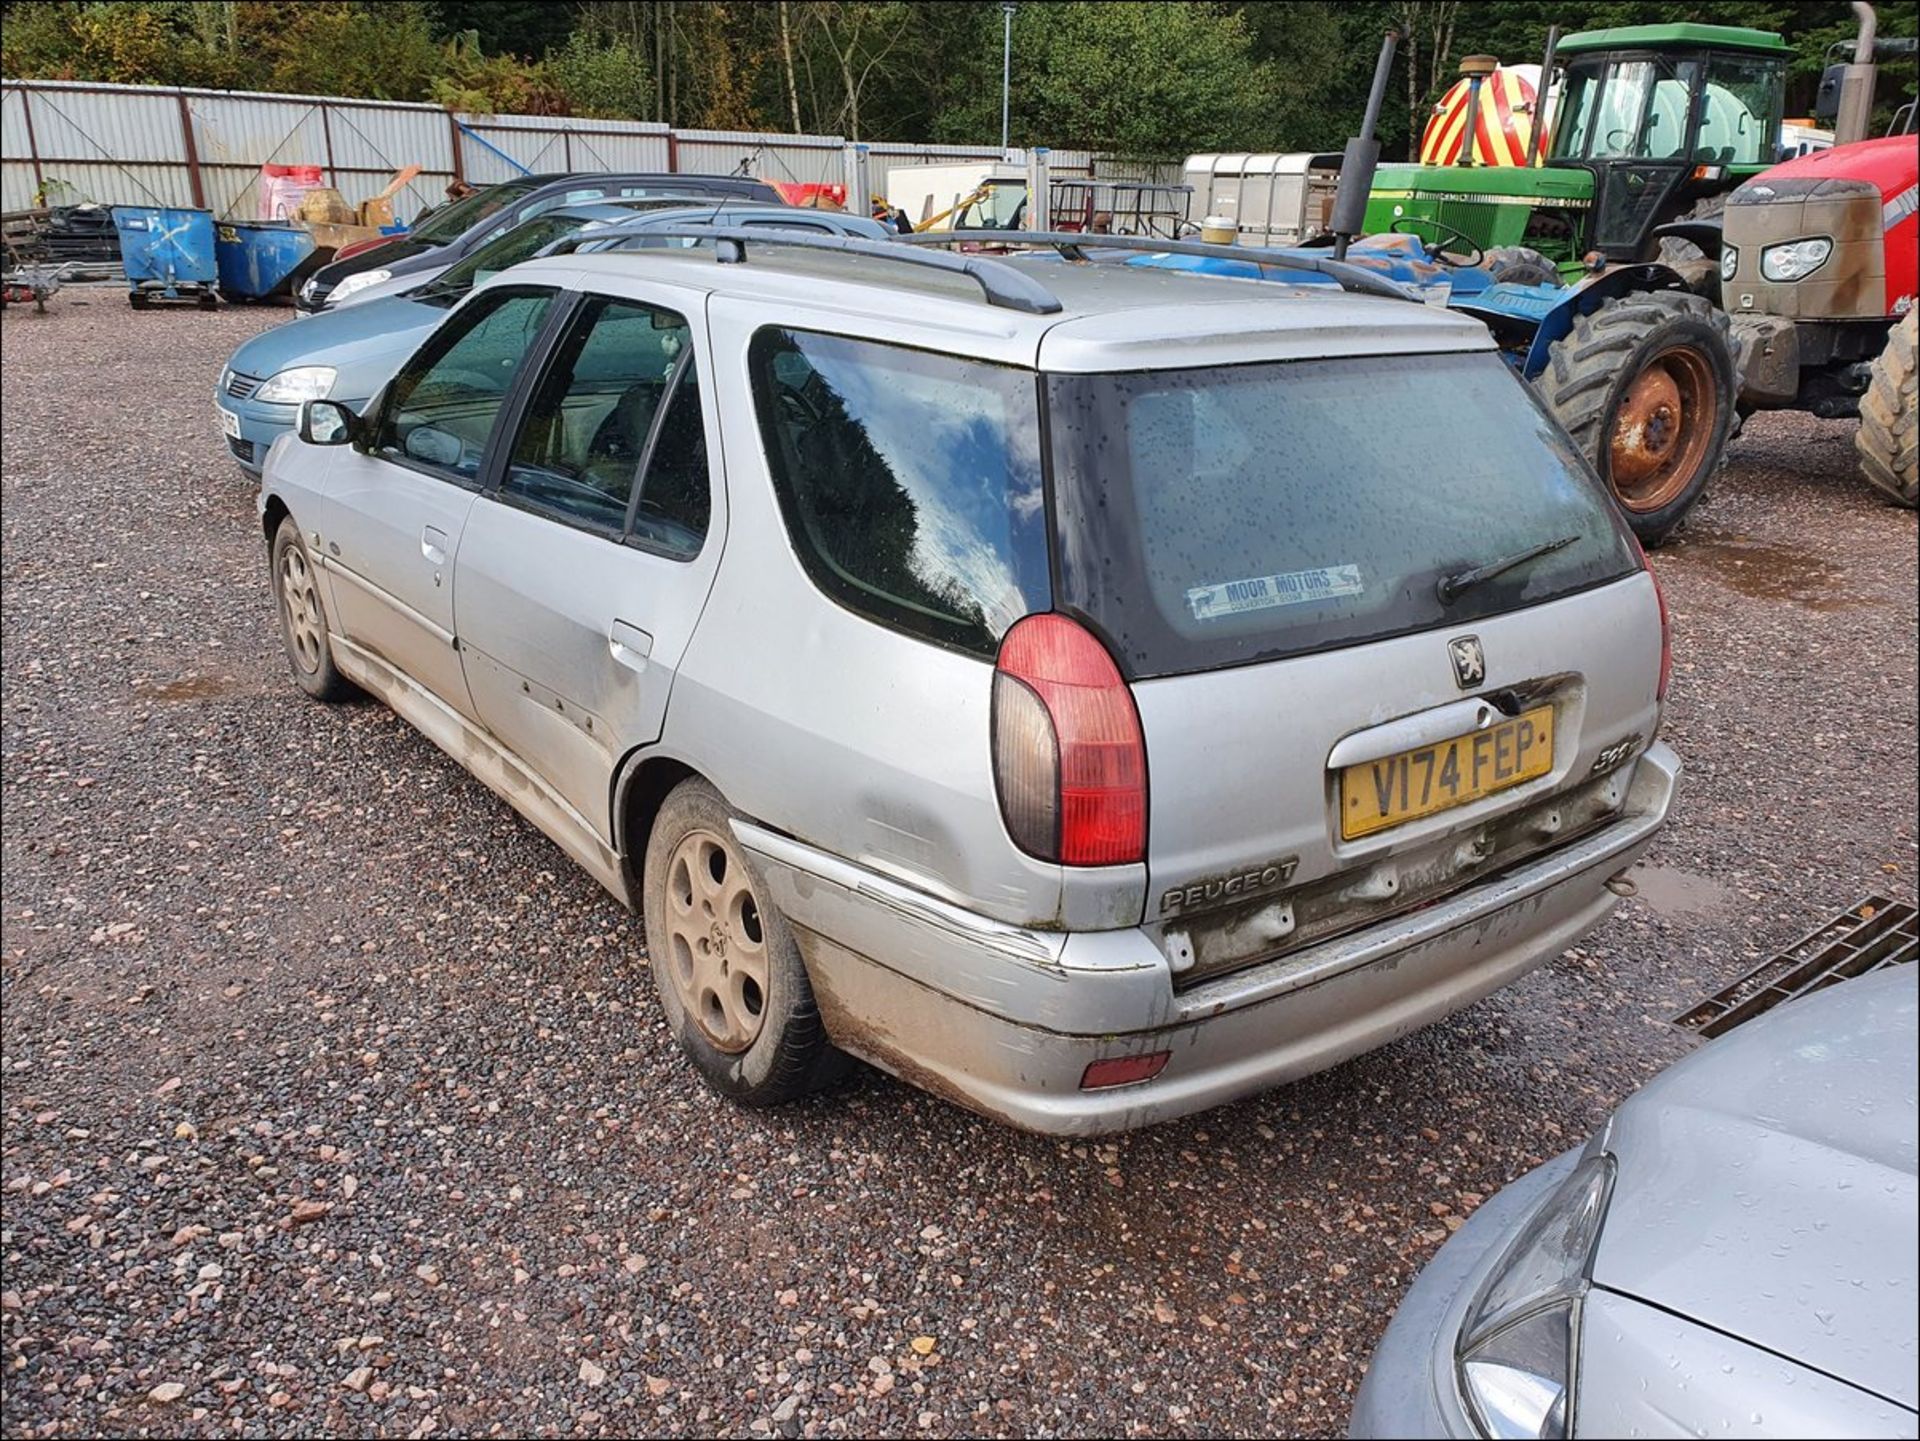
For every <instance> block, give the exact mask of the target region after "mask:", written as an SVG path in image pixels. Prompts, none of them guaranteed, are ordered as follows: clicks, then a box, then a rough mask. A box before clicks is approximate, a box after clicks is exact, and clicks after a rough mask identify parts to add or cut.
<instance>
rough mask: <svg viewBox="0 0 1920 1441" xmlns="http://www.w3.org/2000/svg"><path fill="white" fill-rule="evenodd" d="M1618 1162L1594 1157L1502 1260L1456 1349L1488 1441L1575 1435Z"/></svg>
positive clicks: (1465, 1388) (1472, 1408)
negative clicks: (1579, 1373) (1583, 1322)
mask: <svg viewBox="0 0 1920 1441" xmlns="http://www.w3.org/2000/svg"><path fill="white" fill-rule="evenodd" d="M1613 1170H1614V1167H1613V1158H1612V1157H1611V1156H1609V1155H1607V1154H1606V1152H1604V1151H1595V1152H1594V1153H1593V1154H1591V1155H1589V1156H1587V1157H1585V1158H1584V1159H1583V1160H1582V1161H1581V1162H1580V1164H1579V1165H1577V1166H1576V1167H1574V1169H1573V1171H1572V1173H1571V1174H1570V1175H1569V1176H1568V1177H1567V1179H1566V1180H1565V1181H1563V1182H1562V1183H1561V1184H1560V1186H1559V1188H1558V1189H1557V1190H1555V1191H1554V1193H1553V1194H1552V1195H1551V1196H1549V1197H1548V1198H1547V1200H1546V1203H1545V1204H1544V1205H1542V1206H1541V1207H1540V1209H1539V1210H1538V1211H1536V1212H1534V1214H1533V1216H1532V1218H1531V1219H1530V1220H1529V1221H1528V1222H1527V1224H1526V1225H1525V1226H1523V1227H1522V1228H1521V1229H1520V1233H1519V1235H1517V1236H1515V1237H1514V1239H1513V1241H1512V1242H1511V1243H1510V1244H1509V1245H1508V1247H1507V1249H1506V1251H1505V1252H1503V1253H1502V1255H1501V1257H1500V1260H1499V1262H1498V1264H1496V1265H1495V1266H1494V1268H1493V1270H1492V1272H1491V1273H1489V1275H1488V1277H1487V1280H1486V1282H1485V1284H1483V1285H1482V1286H1481V1288H1480V1292H1479V1294H1478V1295H1477V1296H1475V1297H1474V1299H1473V1304H1472V1306H1470V1307H1468V1309H1467V1318H1466V1323H1465V1324H1464V1325H1463V1326H1461V1328H1460V1337H1459V1341H1458V1344H1457V1346H1456V1348H1455V1365H1456V1366H1457V1367H1458V1371H1459V1375H1458V1381H1459V1386H1460V1394H1461V1396H1462V1397H1463V1398H1464V1399H1465V1401H1466V1403H1467V1410H1468V1414H1469V1415H1471V1416H1472V1418H1473V1421H1474V1425H1475V1426H1476V1427H1477V1428H1478V1429H1479V1431H1480V1434H1481V1435H1483V1436H1488V1437H1493V1438H1496V1441H1505V1438H1513V1437H1525V1438H1529V1441H1545V1438H1564V1437H1566V1436H1567V1435H1568V1434H1570V1432H1571V1429H1572V1425H1573V1398H1574V1383H1575V1379H1576V1377H1575V1371H1576V1369H1577V1363H1578V1359H1579V1355H1580V1309H1581V1304H1582V1302H1583V1301H1584V1299H1585V1297H1586V1293H1587V1284H1588V1283H1587V1275H1588V1272H1589V1271H1590V1270H1591V1269H1592V1260H1593V1248H1594V1244H1595V1243H1596V1242H1597V1241H1598V1240H1599V1239H1600V1223H1601V1221H1602V1220H1603V1219H1604V1218H1605V1216H1606V1213H1607V1200H1608V1197H1609V1196H1610V1195H1611V1194H1612V1192H1613Z"/></svg>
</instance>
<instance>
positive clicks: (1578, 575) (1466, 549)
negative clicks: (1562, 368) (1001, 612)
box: [1048, 353, 1639, 677]
mask: <svg viewBox="0 0 1920 1441" xmlns="http://www.w3.org/2000/svg"><path fill="white" fill-rule="evenodd" d="M1048 385H1049V390H1048V396H1049V422H1050V425H1051V430H1052V435H1053V438H1054V448H1055V455H1054V465H1055V469H1054V497H1055V508H1056V510H1057V512H1058V524H1059V527H1060V596H1059V601H1060V606H1061V608H1062V609H1071V610H1078V611H1080V612H1082V613H1084V614H1085V615H1087V616H1089V617H1091V618H1092V619H1093V620H1094V622H1095V623H1096V624H1097V625H1098V626H1099V627H1100V629H1101V630H1103V631H1104V632H1105V635H1106V637H1107V639H1108V642H1109V644H1110V645H1111V646H1112V647H1113V649H1114V654H1115V655H1116V656H1117V657H1118V658H1119V659H1120V662H1121V665H1122V667H1123V668H1124V669H1125V670H1126V671H1127V672H1128V673H1129V674H1130V675H1132V676H1134V677H1145V676H1154V675H1169V674H1179V673H1183V672H1187V671H1196V670H1205V669H1209V668H1211V667H1215V666H1223V665H1234V664H1239V663H1242V662H1247V661H1257V660H1267V659H1272V658H1276V657H1280V656H1287V655H1298V654H1302V653H1304V652H1307V651H1314V650H1325V649H1329V648H1331V647H1334V646H1341V645H1352V644H1357V643H1359V642H1363V641H1368V640H1377V639H1381V638H1384V637H1386V636H1391V635H1400V634H1404V633H1407V632H1410V631H1417V630H1427V629H1432V628H1436V627H1440V626H1454V625H1460V624H1464V623H1467V622H1471V621H1473V620H1475V619H1476V618H1479V617H1483V616H1487V615H1493V614H1498V613H1500V612H1503V611H1508V610H1514V609H1517V608H1519V607H1521V606H1526V605H1534V604H1537V603H1539V602H1541V601H1545V600H1551V599H1553V598H1555V597H1557V596H1561V595H1565V594H1568V593H1569V592H1572V591H1575V590H1579V589H1582V588H1584V587H1587V586H1592V585H1597V584H1601V583H1603V582H1606V581H1610V580H1614V579H1617V578H1619V577H1621V576H1624V575H1627V574H1629V573H1630V572H1632V571H1633V570H1634V569H1635V568H1636V567H1637V565H1638V563H1639V562H1638V560H1637V558H1636V556H1635V554H1634V551H1633V549H1632V545H1631V542H1630V540H1629V538H1628V536H1627V534H1626V531H1625V530H1624V528H1623V526H1622V525H1621V523H1620V520H1619V518H1618V516H1617V515H1616V514H1615V512H1614V509H1613V505H1612V502H1611V500H1610V499H1609V498H1608V497H1607V495H1606V494H1605V492H1604V491H1603V490H1602V488H1601V486H1600V483H1599V481H1598V480H1596V479H1595V478H1594V475H1593V472H1592V471H1591V470H1590V469H1589V468H1588V467H1587V465H1586V464H1585V462H1584V461H1582V460H1581V459H1580V457H1579V455H1578V454H1577V453H1576V452H1575V451H1574V449H1573V447H1572V445H1571V443H1570V442H1569V441H1568V440H1567V438H1566V435H1565V433H1564V432H1562V431H1561V430H1560V429H1559V427H1558V426H1556V425H1555V424H1554V423H1553V422H1552V421H1551V420H1550V419H1549V418H1548V417H1547V415H1546V414H1545V412H1544V411H1542V410H1541V409H1540V407H1539V406H1538V405H1537V404H1536V403H1535V402H1534V400H1533V398H1532V394H1531V392H1530V391H1528V390H1527V389H1526V387H1525V386H1524V385H1523V384H1521V383H1520V382H1519V381H1518V380H1516V379H1515V378H1514V377H1513V375H1512V374H1511V373H1510V372H1509V371H1508V370H1507V368H1506V366H1505V365H1504V364H1503V363H1502V362H1501V361H1500V359H1499V358H1498V357H1497V356H1495V355H1493V354H1491V353H1481V354H1472V355H1419V356H1387V357H1363V358H1354V359H1340V360H1314V361H1294V362H1288V363H1285V364H1265V365H1246V366H1235V367H1222V368H1218V369H1212V370H1170V371H1145V372H1139V373H1133V374H1124V375H1059V376H1052V377H1049V380H1048ZM1562 541H1564V542H1565V544H1564V545H1559V546H1557V548H1555V549H1553V550H1551V551H1550V552H1549V553H1546V554H1542V555H1540V556H1538V557H1536V558H1534V559H1532V560H1529V561H1527V562H1525V563H1524V564H1517V565H1515V566H1514V567H1513V568H1512V569H1510V570H1507V571H1505V572H1503V573H1501V574H1499V575H1497V576H1494V577H1492V578H1489V579H1487V580H1485V581H1484V582H1482V583H1480V584H1477V585H1474V586H1472V587H1470V588H1469V589H1467V590H1465V591H1464V592H1462V593H1460V594H1458V595H1456V596H1454V597H1453V599H1452V600H1451V601H1450V602H1446V603H1443V602H1442V601H1441V599H1440V596H1439V583H1440V581H1441V580H1442V579H1443V578H1444V577H1447V576H1456V575H1458V574H1459V573H1460V572H1462V571H1465V570H1468V569H1470V568H1473V567H1476V566H1482V565H1485V564H1487V563H1489V562H1491V561H1495V560H1499V559H1502V558H1506V557H1511V556H1515V555H1517V554H1519V553H1520V552H1522V551H1525V550H1529V549H1532V548H1533V547H1536V546H1542V545H1545V544H1547V543H1549V542H1562Z"/></svg>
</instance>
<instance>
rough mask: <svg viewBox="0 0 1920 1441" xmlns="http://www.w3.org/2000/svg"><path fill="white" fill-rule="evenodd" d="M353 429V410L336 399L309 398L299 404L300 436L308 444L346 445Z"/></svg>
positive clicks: (351, 436)
mask: <svg viewBox="0 0 1920 1441" xmlns="http://www.w3.org/2000/svg"><path fill="white" fill-rule="evenodd" d="M353 431H354V414H353V412H352V411H351V410H348V409H347V408H346V406H344V405H342V404H341V403H340V402H339V401H337V400H309V401H305V402H303V403H302V404H301V406H300V438H301V439H302V440H304V441H305V442H306V443H307V444H308V445H346V444H347V443H348V442H350V441H351V440H352V439H353Z"/></svg>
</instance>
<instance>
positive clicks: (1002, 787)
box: [993, 613, 1147, 866]
mask: <svg viewBox="0 0 1920 1441" xmlns="http://www.w3.org/2000/svg"><path fill="white" fill-rule="evenodd" d="M995 671H996V674H995V675H994V678H993V778H994V784H995V786H996V788H997V789H998V791H999V794H1000V811H1001V814H1002V815H1003V816H1004V817H1005V818H1006V822H1007V832H1008V834H1010V835H1011V836H1012V837H1013V839H1014V841H1015V843H1016V844H1017V845H1019V847H1020V848H1021V849H1022V850H1024V851H1026V852H1028V853H1029V854H1030V855H1035V856H1038V857H1040V858H1041V859H1042V860H1048V861H1059V862H1060V863H1061V864H1063V865H1069V866H1119V865H1130V864H1136V863H1138V862H1140V861H1143V860H1145V859H1146V854H1147V747H1146V742H1145V740H1144V739H1143V738H1142V736H1141V733H1140V715H1139V712H1137V711H1136V710H1135V709H1134V705H1133V692H1132V691H1130V690H1129V689H1127V683H1126V681H1125V680H1123V679H1122V678H1121V676H1120V668H1119V667H1118V666H1116V665H1115V664H1114V663H1113V657H1112V656H1110V655H1108V654H1107V650H1106V647H1105V646H1103V645H1101V644H1100V642H1099V641H1098V640H1096V639H1094V637H1093V635H1092V634H1091V633H1090V632H1088V631H1087V630H1086V629H1085V628H1084V627H1082V626H1081V625H1079V624H1078V623H1077V622H1075V621H1072V620H1069V619H1068V618H1067V617H1066V616H1064V615H1055V614H1052V613H1047V614H1042V615H1030V616H1028V617H1027V618H1026V619H1025V620H1023V621H1020V622H1019V623H1018V624H1016V625H1015V626H1014V627H1013V629H1012V630H1010V631H1008V632H1007V634H1006V638H1005V639H1004V640H1002V641H1001V643H1000V659H999V662H998V664H997V665H996V667H995Z"/></svg>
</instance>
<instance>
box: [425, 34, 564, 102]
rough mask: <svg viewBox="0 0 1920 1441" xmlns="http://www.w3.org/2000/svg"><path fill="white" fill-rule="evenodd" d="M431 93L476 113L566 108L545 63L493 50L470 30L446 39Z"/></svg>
mask: <svg viewBox="0 0 1920 1441" xmlns="http://www.w3.org/2000/svg"><path fill="white" fill-rule="evenodd" d="M428 94H429V96H430V98H431V99H432V100H433V102H434V103H435V104H437V105H444V106H446V107H447V109H449V110H462V111H467V112H470V113H472V114H475V115H503V114H504V115H554V114H558V113H560V112H561V111H562V110H563V109H564V105H563V104H562V102H561V100H560V97H559V95H558V93H557V92H556V90H555V89H554V86H553V83H552V81H551V80H550V79H549V78H548V75H547V70H546V66H545V65H544V64H543V63H541V62H538V61H534V62H531V63H530V62H528V61H525V60H516V59H515V58H514V57H513V56H511V55H489V54H487V53H486V52H485V51H484V50H483V49H482V48H481V45H480V37H479V36H478V35H476V34H475V33H474V32H473V31H471V30H469V31H467V32H466V33H465V34H462V35H456V36H454V37H453V38H452V39H451V40H449V41H448V42H447V43H446V45H445V47H444V48H443V51H442V54H441V66H440V73H439V74H437V75H435V76H433V77H432V79H431V80H430V81H429V82H428Z"/></svg>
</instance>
